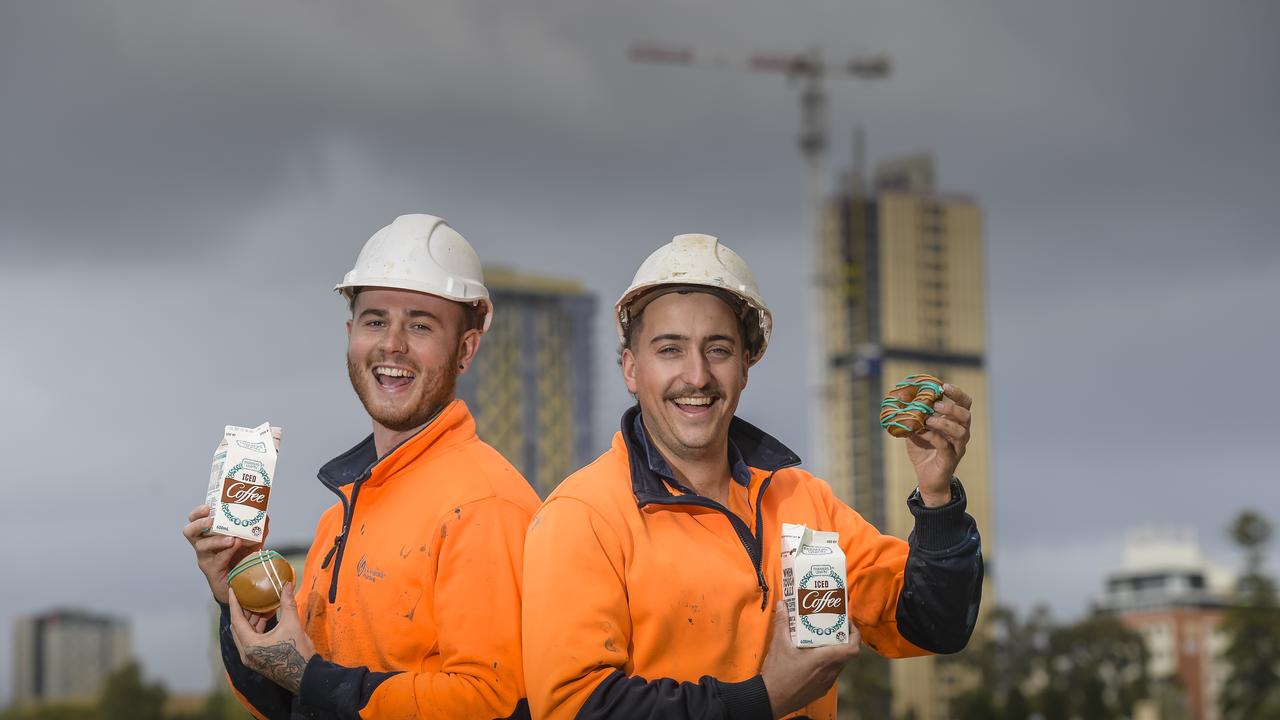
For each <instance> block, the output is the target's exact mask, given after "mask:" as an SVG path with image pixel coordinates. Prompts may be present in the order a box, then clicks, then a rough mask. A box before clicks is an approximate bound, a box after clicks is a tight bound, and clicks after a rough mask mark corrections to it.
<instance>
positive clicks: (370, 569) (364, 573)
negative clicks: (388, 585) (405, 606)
mask: <svg viewBox="0 0 1280 720" xmlns="http://www.w3.org/2000/svg"><path fill="white" fill-rule="evenodd" d="M356 577H358V578H360V579H362V580H368V581H369V582H377V581H379V580H381V579H382V578H384V577H386V574H385V573H383V572H382V571H381V570H379V569H378V568H376V567H374V566H372V565H370V564H369V562H368V560H367V559H366V557H365V556H364V555H361V556H360V562H358V563H356Z"/></svg>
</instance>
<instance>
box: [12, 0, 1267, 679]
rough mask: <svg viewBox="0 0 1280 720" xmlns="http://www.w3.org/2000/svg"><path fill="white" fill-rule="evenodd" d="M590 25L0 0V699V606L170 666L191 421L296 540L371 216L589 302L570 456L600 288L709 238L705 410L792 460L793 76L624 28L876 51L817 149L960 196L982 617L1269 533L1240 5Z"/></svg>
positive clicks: (865, 7)
mask: <svg viewBox="0 0 1280 720" xmlns="http://www.w3.org/2000/svg"><path fill="white" fill-rule="evenodd" d="M609 5H610V4H607V3H600V2H591V1H590V0H537V1H526V2H520V3H500V2H495V1H494V0H449V1H448V2H426V1H421V2H362V3H338V2H334V1H332V0H278V1H277V2H272V3H262V2H249V1H248V0H217V1H216V2H214V1H212V0H196V1H193V2H184V3H164V2H155V1H154V0H109V1H108V2H71V1H65V2H56V3H50V2H40V1H38V0H11V1H9V2H4V3H3V4H0V283H2V284H3V287H5V288H6V290H7V293H6V294H7V296H8V298H9V299H10V302H9V309H8V312H5V313H4V314H3V316H2V319H0V335H2V336H3V337H4V338H5V342H4V343H3V345H2V346H0V392H2V394H3V397H4V399H5V400H4V403H5V408H6V412H4V413H2V414H0V436H2V437H4V438H6V441H5V444H4V447H5V450H6V453H5V454H6V463H7V468H6V472H5V473H4V479H3V480H0V483H3V491H4V495H5V500H6V501H5V502H4V504H3V505H0V545H2V546H3V547H5V548H6V550H5V551H4V555H3V558H4V560H3V571H4V576H5V577H6V578H8V580H7V581H6V582H4V583H3V585H2V586H0V648H2V652H0V699H7V698H8V696H9V694H10V691H11V684H12V679H11V674H12V667H11V664H12V658H11V650H10V639H11V625H12V620H13V618H14V617H15V616H16V615H19V614H23V613H29V612H33V611H37V610H41V609H45V608H48V607H50V606H55V605H57V606H63V605H71V606H82V607H87V608H91V609H95V610H101V611H108V612H112V613H118V614H122V615H125V616H127V617H129V618H130V619H131V621H132V624H133V633H134V643H135V646H136V649H137V651H138V652H139V654H140V655H141V656H142V659H143V660H144V662H145V665H146V669H147V672H148V673H149V674H150V675H152V676H156V677H160V678H163V679H164V680H165V681H166V682H167V683H168V684H169V685H170V687H171V689H175V690H204V689H206V688H207V687H208V686H209V678H210V669H209V660H208V651H207V646H208V640H209V623H210V619H209V614H208V613H209V611H208V604H207V603H208V600H207V596H208V592H207V589H206V588H205V586H204V583H203V580H202V578H201V576H200V575H199V573H198V571H197V570H196V568H195V565H194V562H193V560H192V555H191V551H190V549H189V548H188V547H187V545H186V543H185V541H183V539H182V538H181V537H180V536H179V528H180V526H181V524H182V521H183V518H184V516H185V514H186V512H187V511H188V510H189V509H190V508H191V507H192V506H193V505H195V504H197V503H198V502H200V500H201V498H202V496H203V492H204V483H205V481H206V474H207V467H208V466H207V463H208V461H209V456H210V454H211V451H212V449H213V446H214V444H215V443H216V442H217V440H218V438H219V437H220V434H221V430H222V426H223V425H224V424H227V423H239V424H256V423H258V422H261V421H262V420H264V419H270V420H271V421H272V422H273V423H275V424H280V425H283V426H284V427H285V438H284V446H283V450H282V455H281V460H280V468H279V469H280V482H279V483H278V485H277V487H276V488H275V490H274V491H273V494H272V500H273V502H272V517H273V522H272V534H273V537H274V538H276V539H277V540H278V541H281V542H283V541H284V540H286V539H297V540H303V541H305V540H309V538H310V536H311V532H312V529H313V526H314V522H315V520H316V518H317V517H318V515H319V513H320V512H321V511H322V510H323V508H324V507H326V506H327V505H328V504H329V503H330V501H331V496H330V495H329V494H328V492H327V491H325V490H324V489H323V488H322V487H321V486H320V485H319V483H318V482H317V481H316V480H315V479H314V472H315V469H316V468H317V467H318V466H319V465H320V464H321V463H323V462H324V461H325V460H327V459H328V458H330V457H331V456H333V455H335V454H337V453H338V452H340V451H342V450H345V449H346V448H347V447H349V446H350V445H351V444H353V443H354V442H355V441H356V440H358V439H359V438H360V437H362V436H363V435H364V434H365V433H366V432H367V430H368V420H367V418H366V416H365V415H364V414H363V412H362V410H361V408H360V406H359V404H358V403H357V401H356V400H355V398H354V395H353V394H352V393H351V391H350V389H349V386H348V384H347V381H346V379H345V377H344V373H343V365H342V363H343V351H344V336H343V320H344V319H345V315H344V309H345V308H344V306H343V304H342V302H341V300H340V299H339V298H337V297H336V296H335V295H333V294H332V293H331V291H330V289H331V288H332V286H333V284H334V283H335V282H336V281H337V280H338V279H339V278H340V277H341V276H342V274H343V273H344V272H345V271H346V270H347V269H349V267H350V265H351V263H352V261H353V260H354V258H355V254H356V252H357V251H358V250H359V247H360V245H361V244H362V243H363V242H364V240H365V239H367V238H368V236H369V235H370V234H372V233H373V232H374V231H375V230H377V229H378V228H379V227H381V226H382V225H384V224H386V223H387V222H389V221H390V220H391V219H392V218H394V217H395V216H396V215H398V214H401V213H405V212H430V213H435V214H439V215H443V216H445V217H446V218H448V219H449V220H450V221H451V222H452V223H453V224H454V225H455V227H457V228H458V229H459V230H460V231H461V232H462V233H463V234H464V235H466V237H467V238H468V239H469V240H471V242H472V243H473V244H474V245H475V246H476V248H477V249H478V251H479V252H480V254H481V256H482V258H483V259H484V260H485V261H486V262H487V263H490V264H501V265H506V266H510V267H515V268H518V269H522V270H527V271H533V272H545V273H553V274H558V275H567V276H572V277H577V278H580V279H581V280H582V281H583V282H584V283H585V284H586V285H587V287H588V288H590V289H591V290H592V291H594V292H596V293H597V294H598V295H599V298H600V304H599V307H600V313H599V318H598V319H597V322H596V332H597V341H598V347H600V348H602V350H601V352H600V358H599V369H598V379H599V394H598V397H599V401H598V403H597V409H598V418H599V425H600V428H599V432H598V438H599V443H600V445H601V447H602V448H603V445H604V442H605V438H606V437H607V435H608V434H609V433H610V432H612V430H613V427H614V425H615V423H616V418H617V417H618V415H619V413H620V412H621V410H622V409H623V408H624V407H625V405H626V404H627V402H628V398H627V396H626V395H625V393H624V391H623V389H622V385H621V382H620V380H619V378H618V377H617V373H616V369H615V367H614V365H613V357H612V355H611V353H610V352H608V351H606V350H604V348H608V347H609V346H610V340H609V338H610V337H611V335H610V333H611V332H612V330H611V326H610V324H609V319H608V316H607V314H608V313H607V308H608V307H609V306H610V305H611V304H612V302H613V300H614V299H615V298H616V297H617V295H618V294H619V293H620V292H621V290H622V289H623V288H624V287H625V285H626V283H627V281H628V280H629V279H630V276H631V274H632V273H633V272H634V269H635V267H636V266H637V265H638V264H639V262H640V261H641V260H642V259H643V258H644V257H645V256H646V255H647V254H648V253H649V252H650V251H651V250H652V249H653V248H655V247H656V246H658V245H659V244H662V243H664V242H666V241H667V240H668V239H669V238H670V236H671V235H673V234H676V233H679V232H687V231H702V232H709V233H713V234H716V235H719V236H720V237H721V238H722V239H723V240H724V241H725V242H727V243H728V244H729V245H731V246H732V247H734V248H735V249H737V250H738V251H739V252H740V253H741V254H742V255H743V256H744V257H745V258H746V259H747V261H748V262H749V263H751V264H752V266H753V267H754V268H755V270H756V274H757V275H758V276H759V278H760V280H761V283H762V286H763V292H764V294H765V296H766V298H767V299H768V301H769V302H770V304H771V305H772V306H773V308H774V311H775V323H776V331H775V339H774V342H773V343H772V344H771V345H770V352H769V357H768V358H767V359H766V361H765V362H764V363H762V364H761V365H760V366H758V367H757V369H756V370H755V371H753V373H752V381H751V387H750V388H749V389H748V391H747V393H746V396H745V398H744V401H743V404H742V406H741V410H740V414H742V415H743V416H744V417H746V418H748V419H750V420H752V421H753V422H755V423H757V424H760V425H762V426H764V427H765V428H767V429H769V430H771V431H772V432H773V433H775V434H776V435H777V436H778V437H779V438H780V439H782V440H783V441H784V442H787V443H788V444H790V445H792V446H793V447H795V448H796V449H797V450H799V451H800V452H801V453H802V454H804V452H805V451H806V450H807V449H808V447H809V443H808V440H807V438H808V435H809V433H810V432H811V430H812V429H813V428H814V425H813V423H812V421H811V417H810V414H809V408H808V407H807V406H806V404H805V397H804V395H805V394H804V393H803V392H799V391H797V389H798V388H802V387H803V384H804V380H803V377H804V369H805V367H806V350H805V347H806V345H805V337H804V332H803V331H804V317H805V313H806V312H808V311H809V308H808V307H807V306H806V302H807V299H808V293H807V291H806V289H805V288H806V283H807V279H806V266H805V264H804V259H805V258H806V257H807V250H806V245H805V242H806V240H805V237H806V236H805V228H806V227H807V220H806V217H805V214H804V198H803V195H802V188H803V184H802V180H803V167H802V164H801V161H800V159H799V157H798V154H797V153H796V152H795V150H794V136H795V132H796V129H797V122H798V108H797V102H796V99H795V95H794V92H793V90H792V89H790V88H788V87H787V85H786V83H785V82H784V81H783V80H782V79H781V78H778V77H772V76H760V75H752V74H748V73H741V74H739V73H731V72H717V71H694V70H680V69H672V68H662V67H652V66H637V65H632V64H629V63H628V61H627V48H628V47H629V46H630V45H631V43H632V42H634V41H658V42H666V43H674V44H695V45H697V46H698V47H699V48H700V49H703V48H705V49H707V50H708V51H714V52H718V53H721V54H724V55H726V56H731V57H732V56H738V57H741V56H745V55H746V54H747V53H748V52H750V51H753V50H769V51H802V50H805V49H807V48H809V47H811V46H815V45H816V46H820V47H821V48H822V49H823V50H824V52H825V53H826V55H827V56H828V57H830V58H833V59H834V58H841V57H845V56H850V55H854V54H859V53H868V52H879V51H886V52H889V53H891V54H892V56H893V59H894V62H895V71H894V76H893V78H892V79H891V80H889V81H887V82H878V83H860V82H842V83H833V84H832V86H831V90H832V103H831V120H832V127H833V131H834V133H835V135H836V137H835V145H834V148H833V158H834V159H835V160H837V161H839V160H840V159H841V158H847V157H848V152H849V150H848V147H849V142H848V139H847V138H848V134H849V128H851V127H852V125H853V123H855V122H857V123H861V124H862V125H863V126H864V127H865V128H866V131H867V137H868V142H869V151H870V155H871V159H872V160H873V161H874V160H877V159H882V158H885V157H889V156H892V155H895V154H900V153H904V152H912V151H919V150H930V151H932V152H934V153H935V155H936V158H937V163H938V170H939V176H940V181H941V185H942V187H943V189H945V190H948V191H954V192H963V193H967V194H970V195H972V196H974V197H976V198H977V200H978V201H979V203H980V204H981V205H982V207H983V209H984V212H985V216H986V222H987V226H986V248H987V271H988V288H987V295H988V301H989V318H990V333H989V335H990V348H989V356H988V360H989V367H990V372H991V381H992V385H993V393H992V395H993V397H992V403H991V406H990V407H986V408H980V409H979V410H980V411H981V412H988V413H990V416H991V419H992V427H991V437H990V438H980V439H979V441H986V442H989V443H990V445H991V447H992V449H993V452H994V457H995V463H994V468H995V483H996V503H997V525H996V527H995V528H992V529H984V530H988V538H989V541H993V542H992V554H993V556H995V557H997V558H998V561H997V565H996V568H997V571H996V573H995V577H996V578H997V582H998V587H999V594H1000V597H1001V599H1002V600H1003V601H1005V602H1009V603H1012V604H1014V605H1017V606H1019V607H1024V608H1025V607H1027V606H1029V605H1031V604H1033V603H1036V602H1049V603H1051V604H1052V605H1053V607H1054V608H1055V610H1056V611H1057V613H1058V614H1059V616H1060V617H1064V618H1066V617H1073V616H1077V615H1078V614H1079V613H1081V612H1082V611H1083V610H1084V609H1085V607H1086V606H1087V603H1088V601H1089V599H1090V598H1092V597H1094V596H1095V595H1096V594H1097V593H1098V592H1099V590H1100V583H1101V579H1102V575H1103V573H1105V572H1106V571H1107V570H1109V569H1112V568H1114V567H1116V566H1118V564H1119V563H1120V552H1121V547H1122V543H1123V537H1124V533H1125V531H1126V530H1127V529H1129V528H1131V527H1134V526H1137V525H1151V524H1158V525H1179V526H1192V527H1195V528H1197V529H1198V530H1199V533H1200V538H1201V541H1202V542H1203V544H1204V545H1205V547H1206V550H1207V551H1208V553H1209V554H1210V555H1211V556H1213V557H1216V558H1218V559H1220V560H1221V561H1223V562H1226V563H1234V562H1235V555H1234V554H1233V552H1232V550H1231V547H1230V545H1229V543H1228V542H1227V541H1226V539H1225V536H1224V534H1223V528H1224V526H1225V525H1226V524H1227V523H1228V522H1229V520H1230V518H1231V517H1232V515H1233V514H1234V513H1235V512H1236V511H1237V510H1239V509H1240V508H1242V507H1245V506H1252V507H1256V508H1260V509H1262V510H1263V511H1264V512H1266V513H1268V514H1269V515H1270V517H1271V518H1272V520H1273V521H1277V522H1280V482H1277V480H1280V477H1278V475H1280V473H1278V472H1277V469H1276V461H1275V457H1276V448H1277V446H1278V445H1277V442H1276V435H1277V430H1278V429H1280V428H1278V423H1277V420H1276V417H1277V413H1276V411H1275V409H1274V403H1275V392H1274V387H1273V385H1274V382H1268V381H1267V380H1266V378H1267V377H1268V376H1267V375H1266V373H1267V372H1271V371H1273V370H1274V368H1275V367H1276V360H1277V357H1280V339H1278V338H1277V334H1276V332H1275V328H1276V325H1277V322H1276V317H1275V316H1276V308H1277V305H1278V304H1280V290H1278V289H1277V288H1278V287H1280V238H1278V237H1277V234H1278V232H1277V230H1276V228H1277V227H1278V224H1277V216H1276V207H1277V205H1278V204H1280V203H1278V202H1277V201H1278V200H1280V193H1277V183H1276V181H1275V178H1276V171H1277V168H1278V167H1280V93H1278V92H1277V89H1276V88H1277V78H1280V43H1277V42H1276V39H1277V37H1280V5H1277V3H1276V2H1274V0H1216V1H1214V2H1209V1H1208V0H1204V1H1202V2H1188V1H1187V0H1124V1H1123V2H1115V1H1114V0H1076V1H1074V2H1051V1H1050V0H1036V1H1033V2H1028V1H1026V0H1017V1H1015V0H1009V1H1007V2H979V1H978V0H962V1H956V0H949V1H947V2H942V1H941V0H937V1H935V2H902V1H895V2H867V1H865V0H864V1H859V2H846V1H843V0H840V1H838V0H800V1H799V2H790V3H776V2H775V3H768V2H760V1H759V0H749V1H747V0H738V1H734V2H730V1H729V0H678V1H677V0H658V1H655V2H648V3H628V4H625V5H623V4H621V3H617V4H613V5H614V7H610V6H609ZM499 312H501V309H499ZM481 352H483V349H482V350H481ZM961 474H963V470H962V473H961ZM1274 554H1280V550H1277V549H1273V555H1274ZM1273 565H1274V563H1273Z"/></svg>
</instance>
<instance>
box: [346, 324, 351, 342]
mask: <svg viewBox="0 0 1280 720" xmlns="http://www.w3.org/2000/svg"><path fill="white" fill-rule="evenodd" d="M347 343H348V344H350V343H351V320H347Z"/></svg>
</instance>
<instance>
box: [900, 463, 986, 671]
mask: <svg viewBox="0 0 1280 720" xmlns="http://www.w3.org/2000/svg"><path fill="white" fill-rule="evenodd" d="M951 493H952V498H951V501H950V502H949V503H947V504H945V505H942V506H938V507H928V506H926V504H925V503H924V502H923V499H922V498H921V497H919V496H918V495H917V496H915V497H913V498H912V499H911V500H910V501H909V503H908V504H909V506H910V509H911V513H912V514H913V515H914V516H915V519H916V525H915V529H914V530H913V531H912V533H911V537H910V539H909V544H910V552H909V553H908V556H907V563H906V568H905V570H904V577H903V586H902V591H901V593H900V594H899V596H898V603H897V611H896V617H897V625H898V631H899V632H900V633H901V634H902V636H903V637H904V638H906V639H907V640H909V641H910V642H912V643H913V644H915V645H917V646H919V647H921V648H923V649H925V650H928V651H930V652H935V653H953V652H958V651H959V650H961V649H963V648H964V646H965V645H966V644H967V643H968V641H969V637H970V636H971V635H972V634H973V628H974V625H975V624H976V623H977V619H978V607H979V604H980V602H981V599H982V578H983V572H984V568H983V561H982V541H981V537H980V536H979V534H978V528H977V524H976V523H975V522H974V520H973V517H972V516H970V515H968V514H967V513H965V507H966V504H967V499H966V497H965V494H964V488H963V486H961V485H960V482H959V481H958V480H953V481H952V484H951Z"/></svg>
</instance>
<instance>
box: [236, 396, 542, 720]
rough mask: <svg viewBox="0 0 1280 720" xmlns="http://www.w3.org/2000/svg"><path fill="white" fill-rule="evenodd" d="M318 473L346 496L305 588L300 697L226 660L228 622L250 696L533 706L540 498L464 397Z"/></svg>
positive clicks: (273, 706)
mask: <svg viewBox="0 0 1280 720" xmlns="http://www.w3.org/2000/svg"><path fill="white" fill-rule="evenodd" d="M320 479H321V481H322V482H323V483H324V484H325V485H326V486H328V487H329V488H330V489H332V490H334V492H336V493H338V495H339V497H340V502H339V503H338V504H336V505H334V506H333V507H331V508H329V509H328V510H327V511H325V513H324V514H323V515H322V516H321V517H320V522H319V523H318V525H317V526H316V535H315V540H314V541H313V543H312V545H311V550H310V552H309V553H308V554H307V561H306V566H305V569H304V570H303V573H302V583H301V585H300V586H299V587H298V590H297V597H298V610H299V613H300V615H301V616H302V622H303V626H304V627H305V629H306V632H307V635H308V636H309V637H310V638H311V640H312V642H314V643H315V646H316V652H317V654H316V656H315V657H314V658H313V659H312V660H311V661H310V662H309V663H308V664H307V667H306V670H305V672H304V673H303V676H302V687H301V689H300V691H299V693H298V695H297V696H296V697H295V696H292V695H290V694H288V693H287V692H285V691H284V690H283V689H282V688H280V687H278V686H276V685H274V683H271V682H270V681H268V680H266V679H265V678H263V677H262V676H260V675H257V674H256V673H253V672H252V671H249V670H247V669H246V668H244V666H243V665H239V662H238V658H234V657H233V658H228V657H227V654H228V647H227V646H228V642H227V641H228V638H227V637H225V636H226V635H228V634H229V633H224V642H223V651H224V652H223V655H224V661H225V662H226V663H227V666H228V675H229V677H230V678H231V680H232V686H233V688H234V689H235V690H236V691H237V695H238V696H239V697H240V698H241V700H242V702H243V703H244V705H245V707H246V708H248V709H249V710H250V711H251V712H253V713H254V714H255V715H256V716H257V717H260V718H262V717H270V718H275V717H282V718H290V717H297V718H302V717H308V718H309V717H345V718H354V717H359V718H370V719H373V718H378V719H382V718H419V717H441V718H486V719H489V718H505V717H509V716H519V717H527V716H528V709H527V703H526V702H525V700H524V696H525V691H524V680H523V675H522V672H521V662H520V580H521V558H522V554H523V548H524V537H525V531H526V529H527V527H528V524H529V519H530V518H531V517H532V514H533V512H534V511H535V510H536V509H537V506H538V497H537V494H536V493H534V491H533V489H532V488H531V487H530V486H529V484H528V483H527V482H526V481H525V480H524V478H523V477H521V476H520V474H519V473H518V472H517V471H516V470H515V468H513V467H512V466H511V465H510V464H509V463H508V462H507V461H506V460H504V459H503V458H502V456H501V455H499V454H498V452H497V451H496V450H494V449H493V448H492V447H490V446H489V445H487V444H485V443H484V442H482V441H481V440H480V439H479V438H477V437H476V434H475V423H474V421H473V420H472V417H471V414H470V412H469V411H468V410H467V407H466V405H465V404H464V403H463V402H462V401H460V400H455V401H454V402H453V403H451V404H450V405H449V406H447V407H446V408H445V409H444V410H443V411H442V412H441V413H440V415H439V416H437V417H436V419H435V420H433V421H432V422H431V423H430V424H429V425H428V426H427V427H426V428H424V429H423V430H422V431H421V432H419V433H418V434H416V435H414V436H413V437H412V438H410V439H408V440H406V441H405V442H404V443H402V444H401V445H400V446H398V447H396V448H395V449H394V450H393V451H391V452H390V453H388V454H387V455H386V456H385V457H383V458H381V459H379V458H376V456H375V451H374V447H373V440H372V438H371V437H370V438H369V439H366V440H365V441H364V442H362V443H360V444H359V445H357V446H356V447H354V448H352V449H351V450H350V451H348V452H347V453H345V454H343V455H341V456H339V457H338V458H336V459H334V460H333V461H331V462H329V463H328V464H327V465H325V466H324V468H322V469H321V471H320ZM225 625H226V623H225V619H224V627H225ZM230 653H231V654H232V655H233V656H234V655H235V648H234V646H232V647H230ZM232 660H235V662H234V663H233V662H232ZM233 665H239V668H238V671H237V669H236V668H233V667H232V666H233Z"/></svg>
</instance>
